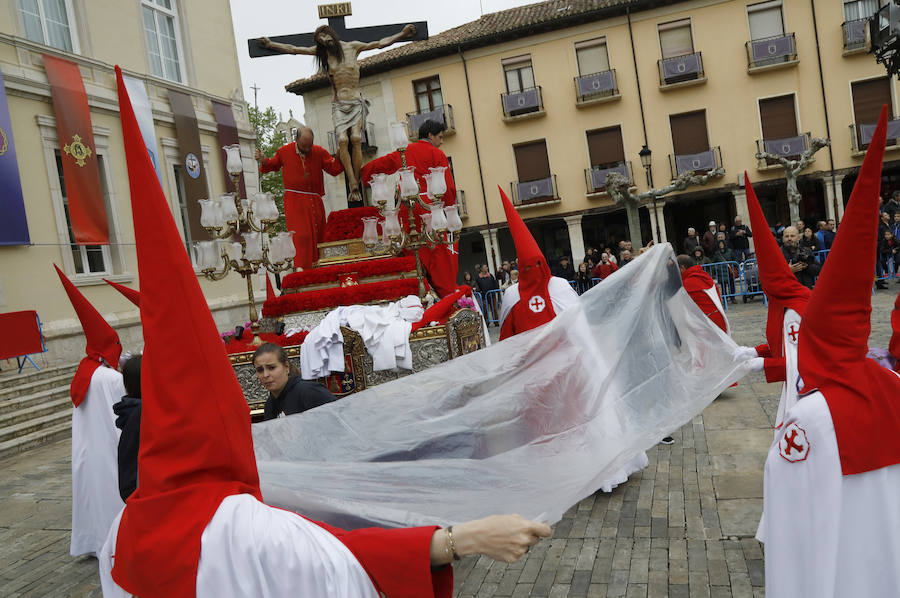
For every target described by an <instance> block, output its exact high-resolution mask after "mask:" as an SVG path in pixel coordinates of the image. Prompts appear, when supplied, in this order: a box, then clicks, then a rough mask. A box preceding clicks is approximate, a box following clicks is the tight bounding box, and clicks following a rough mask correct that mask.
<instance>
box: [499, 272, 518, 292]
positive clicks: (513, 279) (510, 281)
mask: <svg viewBox="0 0 900 598" xmlns="http://www.w3.org/2000/svg"><path fill="white" fill-rule="evenodd" d="M517 282H519V271H518V270H510V271H509V276H507V277H506V282H504V283H503V284H501V285H500V288H501V289H502V290H504V291H505V290H506V289H508V288H509V287H511V286H513V285H514V284H516V283H517Z"/></svg>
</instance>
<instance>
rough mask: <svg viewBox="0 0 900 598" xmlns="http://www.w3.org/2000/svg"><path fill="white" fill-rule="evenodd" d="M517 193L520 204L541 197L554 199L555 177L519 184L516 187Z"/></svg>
mask: <svg viewBox="0 0 900 598" xmlns="http://www.w3.org/2000/svg"><path fill="white" fill-rule="evenodd" d="M516 192H517V193H516V195H517V196H518V199H519V203H523V202H526V201H531V200H532V199H537V198H539V197H540V198H545V197H546V198H548V199H550V198H552V197H553V177H547V178H546V179H538V180H536V181H526V182H524V183H518V184H517V185H516Z"/></svg>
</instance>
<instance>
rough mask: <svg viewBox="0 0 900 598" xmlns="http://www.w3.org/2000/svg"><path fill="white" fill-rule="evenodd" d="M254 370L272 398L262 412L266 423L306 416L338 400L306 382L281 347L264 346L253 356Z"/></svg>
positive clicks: (327, 392)
mask: <svg viewBox="0 0 900 598" xmlns="http://www.w3.org/2000/svg"><path fill="white" fill-rule="evenodd" d="M253 369H255V370H256V377H257V378H258V379H259V382H260V384H262V385H263V386H264V387H265V388H266V390H268V391H269V398H268V399H266V406H265V408H264V409H263V420H269V419H275V418H276V417H280V416H281V415H282V414H284V415H293V414H295V413H303V412H304V411H308V410H309V409H312V408H314V407H318V406H320V405H324V404H325V403H330V402H332V401H335V400H337V397H335V396H334V395H333V394H331V391H330V390H328V389H327V388H325V387H324V386H322V385H321V384H319V383H318V382H313V381H311V380H304V379H303V378H301V377H300V372H298V371H297V368H296V367H295V366H294V365H292V364H291V362H290V360H289V359H288V355H287V351H285V350H284V347H282V346H281V345H276V344H275V343H264V344H262V345H260V347H259V348H258V349H257V350H256V352H254V353H253Z"/></svg>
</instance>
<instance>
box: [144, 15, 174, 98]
mask: <svg viewBox="0 0 900 598" xmlns="http://www.w3.org/2000/svg"><path fill="white" fill-rule="evenodd" d="M175 2H176V0H141V10H142V16H143V20H144V36H145V38H146V40H147V51H148V52H149V53H150V70H151V71H152V72H153V74H154V75H156V76H157V77H161V78H163V79H168V80H170V81H176V82H178V83H183V82H184V64H183V59H182V52H181V39H180V33H179V26H178V10H177V6H176V4H175Z"/></svg>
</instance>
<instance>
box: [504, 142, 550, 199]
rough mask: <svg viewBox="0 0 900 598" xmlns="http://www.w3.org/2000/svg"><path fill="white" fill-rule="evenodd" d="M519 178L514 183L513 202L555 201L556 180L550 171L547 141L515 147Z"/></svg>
mask: <svg viewBox="0 0 900 598" xmlns="http://www.w3.org/2000/svg"><path fill="white" fill-rule="evenodd" d="M513 152H514V153H515V157H516V172H517V174H518V180H517V181H515V182H514V183H513V184H512V191H513V203H514V204H516V205H525V204H530V203H542V202H545V201H553V200H555V199H557V197H556V181H555V180H554V177H553V175H552V174H551V173H550V159H549V157H548V156H547V142H546V141H545V140H543V139H541V140H540V141H533V142H531V143H523V144H521V145H516V146H514V147H513Z"/></svg>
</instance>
